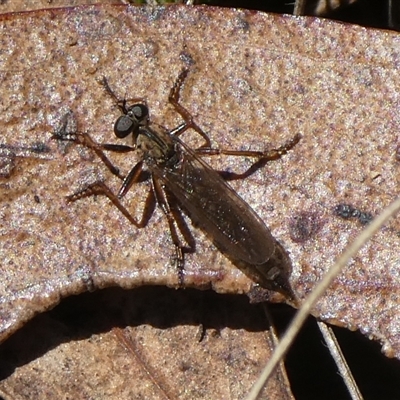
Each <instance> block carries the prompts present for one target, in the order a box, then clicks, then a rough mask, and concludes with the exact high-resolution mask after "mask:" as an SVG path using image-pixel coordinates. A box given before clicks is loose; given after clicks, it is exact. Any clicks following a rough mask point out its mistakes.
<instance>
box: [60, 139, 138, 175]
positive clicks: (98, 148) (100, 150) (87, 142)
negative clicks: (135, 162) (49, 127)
mask: <svg viewBox="0 0 400 400" xmlns="http://www.w3.org/2000/svg"><path fill="white" fill-rule="evenodd" d="M53 139H57V140H63V141H69V142H73V143H76V144H79V145H82V146H85V147H87V148H88V149H91V150H93V151H94V152H95V153H96V155H97V156H98V157H99V158H100V159H101V161H103V163H104V165H105V166H106V167H107V168H108V169H109V171H110V172H111V173H112V174H113V175H115V176H117V177H118V178H120V179H124V176H123V175H121V173H120V171H119V169H118V168H116V167H115V166H114V165H113V164H112V162H111V161H110V160H109V158H108V157H107V156H106V155H105V154H104V151H113V152H116V153H128V152H131V151H134V150H135V147H132V146H125V145H119V144H102V143H97V142H95V141H94V140H93V139H92V138H91V137H90V135H89V134H88V133H86V132H77V133H73V134H63V133H60V132H57V133H55V134H54V135H53Z"/></svg>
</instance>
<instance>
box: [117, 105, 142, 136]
mask: <svg viewBox="0 0 400 400" xmlns="http://www.w3.org/2000/svg"><path fill="white" fill-rule="evenodd" d="M122 109H123V112H124V114H123V115H121V116H120V117H119V118H118V119H117V120H116V121H115V124H114V133H115V136H116V137H117V138H119V139H122V138H125V137H127V136H128V135H130V134H131V133H132V134H133V135H134V136H137V134H138V131H139V128H140V127H143V126H147V125H148V124H149V109H148V107H147V106H146V105H144V104H140V103H138V104H133V105H132V106H129V107H126V105H125V104H124V105H123V108H122Z"/></svg>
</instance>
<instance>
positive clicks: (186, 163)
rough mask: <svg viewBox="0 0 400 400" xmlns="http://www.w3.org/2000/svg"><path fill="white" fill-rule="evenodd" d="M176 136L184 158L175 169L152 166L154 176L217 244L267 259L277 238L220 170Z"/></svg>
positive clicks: (254, 260) (253, 259) (255, 260)
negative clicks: (201, 157)
mask: <svg viewBox="0 0 400 400" xmlns="http://www.w3.org/2000/svg"><path fill="white" fill-rule="evenodd" d="M173 139H174V140H175V141H177V142H178V143H179V145H180V147H181V148H182V151H183V157H182V162H181V163H179V164H178V165H177V166H175V167H174V168H173V169H167V168H165V169H162V168H160V167H158V166H157V165H155V164H153V165H151V166H149V167H150V169H151V170H152V172H153V173H154V174H155V176H156V177H157V178H159V179H160V180H161V181H162V182H163V183H164V184H165V186H166V187H167V189H168V190H169V191H170V192H171V193H172V194H173V195H174V196H175V197H176V198H177V200H178V202H179V203H180V205H181V206H182V209H183V211H186V212H187V213H188V215H189V217H190V218H191V220H192V221H193V223H194V224H195V225H197V226H199V228H200V229H202V230H203V231H204V232H205V233H206V234H207V235H208V236H209V237H210V238H211V240H212V241H213V242H214V243H215V244H216V245H217V247H219V248H221V249H222V250H223V251H224V252H226V253H227V254H228V255H231V256H232V257H234V258H236V259H239V260H241V261H244V262H246V263H249V264H263V263H265V262H266V261H268V259H269V258H270V257H271V255H272V254H273V252H274V249H275V244H274V243H275V241H274V239H273V237H272V235H271V232H270V231H269V229H268V228H267V227H266V226H265V224H264V222H263V221H262V220H261V218H260V217H259V216H258V215H257V214H256V213H255V212H254V211H253V210H252V209H251V207H250V206H249V205H248V204H247V203H246V202H245V201H244V200H243V199H242V198H241V197H239V196H238V195H237V194H236V192H235V191H234V190H233V189H232V188H231V187H230V186H229V185H228V184H227V183H226V182H225V181H224V180H223V179H222V178H221V176H220V175H219V174H218V173H217V172H215V171H214V170H213V169H212V168H211V167H210V166H209V165H207V164H206V163H205V162H204V161H202V160H201V159H200V158H199V157H197V156H196V155H195V154H194V153H193V151H192V150H190V149H189V148H188V147H187V146H186V145H185V144H184V143H183V142H181V141H180V140H179V139H178V138H173Z"/></svg>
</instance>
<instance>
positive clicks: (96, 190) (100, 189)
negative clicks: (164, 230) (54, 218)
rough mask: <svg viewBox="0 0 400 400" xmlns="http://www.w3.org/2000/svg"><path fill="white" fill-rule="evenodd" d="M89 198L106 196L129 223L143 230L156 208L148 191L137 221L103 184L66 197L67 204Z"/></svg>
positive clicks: (151, 193) (95, 184)
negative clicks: (140, 215)
mask: <svg viewBox="0 0 400 400" xmlns="http://www.w3.org/2000/svg"><path fill="white" fill-rule="evenodd" d="M91 196H106V197H108V198H109V199H110V201H111V202H112V203H113V204H114V205H115V206H116V207H117V208H118V210H119V211H121V213H122V214H123V215H124V216H125V217H126V218H127V219H128V220H129V222H130V223H131V224H132V225H134V226H136V227H137V228H144V227H145V226H146V225H147V224H148V222H149V220H150V218H151V216H152V215H153V212H154V209H155V206H156V201H155V197H154V192H153V190H149V193H148V195H147V198H146V201H145V206H144V210H143V214H142V217H141V219H140V221H137V220H136V219H135V218H134V217H133V216H132V214H131V213H130V212H129V211H128V210H127V209H126V208H125V206H124V205H123V204H122V202H121V200H120V198H119V197H118V196H116V195H115V194H114V193H113V192H112V191H111V190H110V188H109V187H108V186H107V185H106V184H105V183H104V182H95V183H92V184H91V185H89V186H87V187H86V188H85V189H83V190H80V191H78V192H76V193H74V194H72V195H70V196H68V197H67V202H69V203H71V202H75V201H77V200H79V199H82V198H84V197H91Z"/></svg>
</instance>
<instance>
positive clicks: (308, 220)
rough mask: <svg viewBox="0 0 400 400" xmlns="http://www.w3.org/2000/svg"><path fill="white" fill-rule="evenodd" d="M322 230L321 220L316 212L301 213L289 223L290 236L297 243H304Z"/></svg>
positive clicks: (294, 216)
mask: <svg viewBox="0 0 400 400" xmlns="http://www.w3.org/2000/svg"><path fill="white" fill-rule="evenodd" d="M320 229H321V220H320V218H319V216H318V214H317V213H315V212H308V211H304V212H300V213H298V214H295V215H293V216H292V217H291V218H290V221H289V235H290V238H291V239H292V240H293V242H295V243H304V242H306V241H307V240H309V239H311V238H312V237H313V236H315V234H316V233H317V232H318V231H319V230H320Z"/></svg>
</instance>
